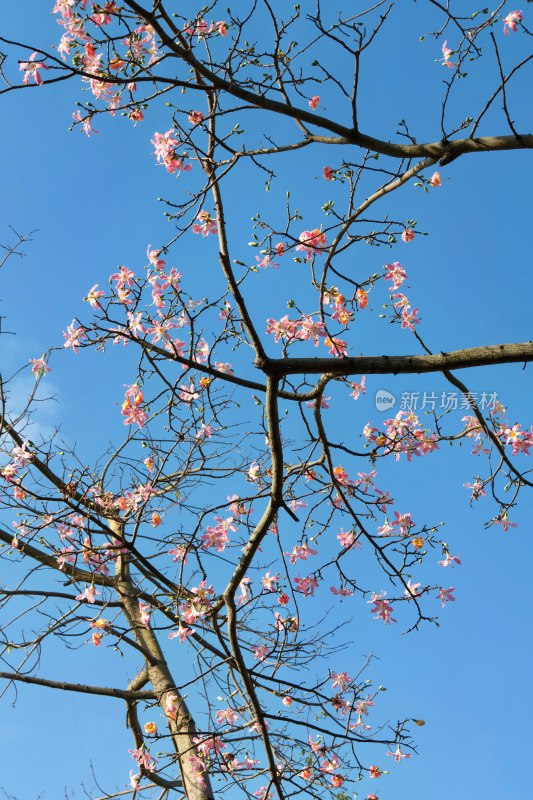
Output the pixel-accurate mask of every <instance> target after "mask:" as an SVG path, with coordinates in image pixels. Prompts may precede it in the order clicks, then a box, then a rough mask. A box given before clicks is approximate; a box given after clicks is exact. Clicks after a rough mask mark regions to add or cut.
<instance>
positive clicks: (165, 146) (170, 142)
mask: <svg viewBox="0 0 533 800" xmlns="http://www.w3.org/2000/svg"><path fill="white" fill-rule="evenodd" d="M173 133H174V128H170V130H168V131H167V132H166V133H158V132H157V131H156V132H155V133H154V138H153V139H152V144H153V145H154V148H155V149H154V155H155V157H156V159H157V163H158V164H164V165H165V169H166V170H167V172H170V174H173V173H174V172H179V171H183V172H189V171H190V170H191V169H192V166H191V164H184V162H183V157H180V156H178V154H177V151H176V148H177V147H179V146H180V142H179V140H178V139H174V138H173V137H172V134H173Z"/></svg>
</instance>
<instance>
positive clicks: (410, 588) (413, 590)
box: [404, 580, 422, 600]
mask: <svg viewBox="0 0 533 800" xmlns="http://www.w3.org/2000/svg"><path fill="white" fill-rule="evenodd" d="M420 586H421V584H420V583H411V581H410V580H408V581H407V588H406V589H405V592H404V594H405V596H406V597H407V598H408V599H409V600H412V599H413V597H419V596H420V595H421V594H422V593H421V591H420Z"/></svg>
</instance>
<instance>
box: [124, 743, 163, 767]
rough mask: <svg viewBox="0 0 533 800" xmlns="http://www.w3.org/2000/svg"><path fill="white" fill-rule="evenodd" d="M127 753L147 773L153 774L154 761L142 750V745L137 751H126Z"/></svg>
mask: <svg viewBox="0 0 533 800" xmlns="http://www.w3.org/2000/svg"><path fill="white" fill-rule="evenodd" d="M128 753H131V757H132V758H133V759H134V760H135V761H136V762H137V764H138V765H139V766H140V767H143V768H144V769H145V770H146V771H147V772H155V765H156V761H155V759H154V758H152V756H151V755H150V753H148V752H147V751H146V750H145V749H144V744H142V745H141V746H140V747H139V748H138V749H137V750H128Z"/></svg>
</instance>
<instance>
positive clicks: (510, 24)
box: [503, 11, 524, 36]
mask: <svg viewBox="0 0 533 800" xmlns="http://www.w3.org/2000/svg"><path fill="white" fill-rule="evenodd" d="M523 18H524V15H523V14H522V12H521V11H511V13H510V14H507V16H506V17H505V19H504V20H503V32H504V34H505V35H506V36H509V33H510V32H511V31H512V32H513V33H516V26H517V25H518V23H519V22H521V21H522V19H523Z"/></svg>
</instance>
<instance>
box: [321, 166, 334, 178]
mask: <svg viewBox="0 0 533 800" xmlns="http://www.w3.org/2000/svg"><path fill="white" fill-rule="evenodd" d="M322 171H323V173H324V178H325V179H326V180H327V181H330V180H331V179H332V178H333V176H334V175H335V170H334V169H331V167H324V169H323V170H322Z"/></svg>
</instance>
